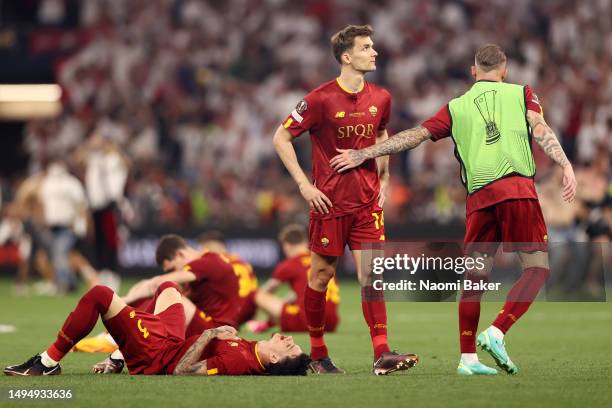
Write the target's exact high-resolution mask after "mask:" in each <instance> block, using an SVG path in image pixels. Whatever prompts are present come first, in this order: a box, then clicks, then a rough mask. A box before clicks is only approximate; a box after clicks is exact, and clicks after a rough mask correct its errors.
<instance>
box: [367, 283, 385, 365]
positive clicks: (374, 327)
mask: <svg viewBox="0 0 612 408" xmlns="http://www.w3.org/2000/svg"><path fill="white" fill-rule="evenodd" d="M361 310H362V311H363V317H364V318H365V321H366V323H367V325H368V328H369V329H370V337H371V338H372V349H373V350H374V359H375V360H376V359H378V358H379V357H380V356H381V354H382V353H384V352H387V351H390V350H389V341H388V340H387V307H386V305H385V298H384V292H383V291H382V290H375V289H374V288H373V287H372V286H366V287H362V288H361Z"/></svg>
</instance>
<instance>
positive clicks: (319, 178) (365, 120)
mask: <svg viewBox="0 0 612 408" xmlns="http://www.w3.org/2000/svg"><path fill="white" fill-rule="evenodd" d="M390 111H391V96H390V94H389V92H387V90H385V89H384V88H382V87H379V86H377V85H374V84H372V83H369V82H364V86H363V89H361V90H360V91H359V92H357V93H351V92H349V91H348V90H346V89H345V88H344V87H342V86H341V85H340V83H339V82H338V80H337V79H336V80H333V81H329V82H326V83H324V84H323V85H321V86H320V87H318V88H317V89H315V90H314V91H312V92H310V93H309V94H308V95H306V97H305V98H304V99H303V100H301V101H300V102H299V103H298V105H297V106H296V108H295V109H294V110H293V111H292V112H291V114H290V115H289V116H288V117H287V119H286V120H285V121H284V122H283V127H284V128H285V129H287V130H288V131H289V132H290V133H291V134H292V135H293V136H294V137H297V136H299V135H301V134H302V133H303V132H305V131H309V132H310V139H311V142H312V179H313V183H314V185H315V186H316V187H317V188H318V189H319V190H321V191H322V192H323V194H325V195H326V196H327V197H328V198H329V199H330V200H331V202H332V205H333V208H332V209H331V211H330V214H329V215H324V214H314V213H312V212H311V216H315V217H325V218H330V217H337V216H341V215H345V214H349V213H351V212H353V211H355V210H357V209H360V208H363V207H366V206H370V205H373V204H374V203H375V202H376V200H377V198H378V194H379V191H380V183H379V179H378V169H377V166H376V161H375V160H374V159H371V160H366V161H365V162H364V163H363V164H361V166H358V167H356V168H354V169H351V170H349V171H347V172H345V173H342V174H339V173H337V172H336V171H334V169H332V167H331V166H330V164H329V160H331V158H332V157H334V156H336V155H337V154H338V152H337V151H336V149H337V148H340V149H363V148H365V147H368V146H372V145H373V144H375V143H376V137H377V135H378V132H379V131H382V130H384V129H385V128H386V126H387V122H388V121H389V115H390Z"/></svg>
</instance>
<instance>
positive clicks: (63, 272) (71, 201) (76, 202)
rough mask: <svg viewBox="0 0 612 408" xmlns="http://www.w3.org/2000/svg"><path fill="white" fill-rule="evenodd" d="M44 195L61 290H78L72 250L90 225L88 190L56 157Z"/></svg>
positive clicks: (42, 189)
mask: <svg viewBox="0 0 612 408" xmlns="http://www.w3.org/2000/svg"><path fill="white" fill-rule="evenodd" d="M40 199H41V201H42V203H43V212H44V217H45V223H46V226H47V228H49V229H50V231H51V235H52V240H51V245H50V250H51V262H52V264H53V268H54V270H55V280H56V283H57V286H58V289H59V290H60V292H66V291H70V290H74V289H75V280H74V276H73V274H72V272H71V271H70V265H69V262H68V254H69V252H70V250H71V248H72V246H73V245H74V244H75V242H76V234H77V233H79V234H81V235H82V234H84V231H85V229H86V211H87V200H86V198H85V190H84V188H83V185H82V184H81V182H80V181H79V179H77V178H76V177H75V176H73V175H72V174H70V172H69V171H68V168H67V166H66V164H65V163H64V162H62V161H60V160H53V161H51V162H50V164H49V166H48V167H47V170H46V173H45V175H44V177H43V179H42V182H41V185H40Z"/></svg>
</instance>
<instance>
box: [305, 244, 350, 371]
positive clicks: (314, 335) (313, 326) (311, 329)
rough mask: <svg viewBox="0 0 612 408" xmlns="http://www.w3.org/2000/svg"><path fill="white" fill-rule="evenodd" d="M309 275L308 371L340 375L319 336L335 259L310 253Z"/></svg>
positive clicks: (336, 259) (322, 330)
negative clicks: (309, 361)
mask: <svg viewBox="0 0 612 408" xmlns="http://www.w3.org/2000/svg"><path fill="white" fill-rule="evenodd" d="M311 258H312V263H311V274H310V277H309V279H308V286H307V287H306V292H305V294H304V311H305V314H306V323H307V327H308V333H309V334H310V358H311V359H312V362H311V364H310V366H309V367H310V370H311V371H312V372H313V373H315V374H343V373H344V370H342V369H340V368H338V367H336V366H335V365H334V363H332V361H331V359H330V358H329V352H328V351H327V346H326V345H325V339H324V337H323V333H324V331H325V309H326V294H327V284H328V283H329V281H330V280H331V278H333V277H334V275H335V274H336V265H337V263H338V258H337V257H335V256H328V255H320V254H317V253H316V252H312V253H311Z"/></svg>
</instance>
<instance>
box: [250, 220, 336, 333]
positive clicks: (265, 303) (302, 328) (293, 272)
mask: <svg viewBox="0 0 612 408" xmlns="http://www.w3.org/2000/svg"><path fill="white" fill-rule="evenodd" d="M279 241H280V243H281V245H282V248H283V252H284V253H285V256H286V257H287V259H285V260H284V261H283V262H281V263H280V264H278V266H277V267H276V268H275V269H274V272H272V277H271V278H270V280H268V281H267V282H266V284H265V285H264V286H262V287H261V288H260V289H259V290H258V291H257V295H256V296H255V302H256V303H257V306H258V307H259V308H260V309H262V310H263V311H264V312H266V313H267V314H268V315H269V316H270V319H268V320H267V321H250V322H248V323H247V326H248V327H249V329H250V330H251V331H253V332H254V333H260V332H263V331H266V330H268V329H269V328H270V327H272V326H274V325H275V324H278V325H279V327H280V329H281V331H284V332H307V331H308V326H307V325H306V313H305V312H304V292H305V291H306V286H308V277H309V276H310V264H311V259H310V251H309V249H308V236H307V235H306V229H305V228H304V227H303V226H301V225H297V224H292V225H288V226H286V227H285V228H283V229H282V231H281V232H280V234H279ZM283 283H287V284H289V285H291V289H292V293H291V296H290V297H287V298H285V299H281V298H279V297H278V296H276V295H274V292H276V290H277V289H278V288H279V287H280V286H281V285H282V284H283ZM339 302H340V297H339V290H338V286H337V285H336V282H335V279H333V278H332V280H331V281H330V282H329V285H328V286H327V302H326V306H325V331H326V332H333V331H335V330H336V327H337V326H338V320H339V319H338V303H339Z"/></svg>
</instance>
